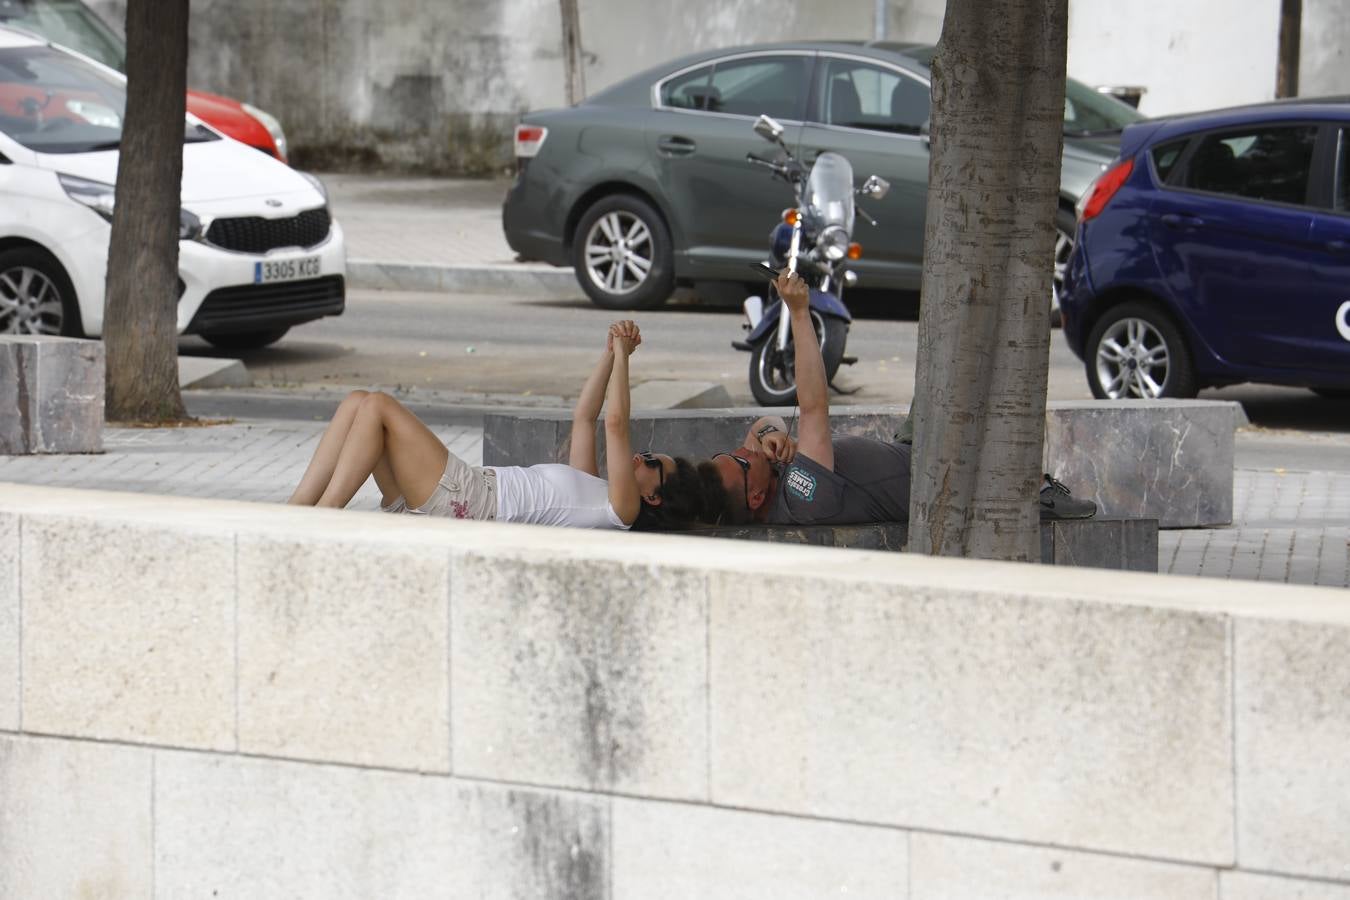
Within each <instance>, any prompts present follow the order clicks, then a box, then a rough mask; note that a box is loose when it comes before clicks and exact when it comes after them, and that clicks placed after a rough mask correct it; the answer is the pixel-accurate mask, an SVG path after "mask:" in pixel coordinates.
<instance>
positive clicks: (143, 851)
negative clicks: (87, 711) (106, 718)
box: [0, 735, 155, 900]
mask: <svg viewBox="0 0 1350 900" xmlns="http://www.w3.org/2000/svg"><path fill="white" fill-rule="evenodd" d="M151 769H152V764H151V751H149V750H144V749H141V748H136V747H119V746H116V745H114V744H102V743H91V742H86V741H62V740H45V739H37V738H28V737H10V736H5V735H0V798H3V801H0V861H3V862H0V897H7V898H8V897H13V898H16V900H17V898H26V897H32V898H39V897H41V898H47V897H52V898H56V897H72V898H84V897H90V898H104V897H107V898H113V897H153V896H155V888H154V885H155V880H154V868H153V866H154V854H153V847H152V836H151V835H152V824H151V806H150V800H151V797H150V794H151V783H152V776H151Z"/></svg>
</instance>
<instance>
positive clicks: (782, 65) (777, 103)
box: [660, 55, 810, 119]
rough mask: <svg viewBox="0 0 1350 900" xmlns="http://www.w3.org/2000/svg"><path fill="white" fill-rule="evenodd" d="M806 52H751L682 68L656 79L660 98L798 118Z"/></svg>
mask: <svg viewBox="0 0 1350 900" xmlns="http://www.w3.org/2000/svg"><path fill="white" fill-rule="evenodd" d="M809 65H810V58H809V57H806V56H795V55H794V56H752V57H745V58H742V59H732V60H728V61H726V62H719V63H717V64H715V65H712V66H704V67H702V68H700V69H695V70H694V71H692V72H685V73H684V74H681V75H677V76H675V77H674V78H671V79H670V80H668V81H666V82H665V83H663V84H662V85H661V93H660V95H661V104H662V105H663V106H669V107H673V108H675V109H697V110H702V111H704V112H718V113H728V114H731V115H740V116H760V115H768V116H773V117H774V118H776V119H799V118H801V108H802V103H803V101H804V100H805V98H806V88H807V78H808V75H809V68H808V67H809Z"/></svg>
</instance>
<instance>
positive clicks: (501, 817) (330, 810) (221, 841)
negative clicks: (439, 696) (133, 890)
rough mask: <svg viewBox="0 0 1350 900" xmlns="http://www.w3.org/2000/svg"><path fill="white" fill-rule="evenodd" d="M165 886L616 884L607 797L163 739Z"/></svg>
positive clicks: (431, 890) (265, 897)
mask: <svg viewBox="0 0 1350 900" xmlns="http://www.w3.org/2000/svg"><path fill="white" fill-rule="evenodd" d="M155 811H156V822H155V870H156V887H157V895H158V896H160V897H175V898H177V897H220V898H245V900H270V898H276V900H283V898H284V900H291V898H296V897H305V898H309V897H315V898H319V897H321V898H324V900H346V898H351V900H369V898H381V900H393V898H409V900H414V898H415V900H421V898H427V897H455V898H459V897H463V898H487V900H497V898H500V900H515V898H524V897H575V898H578V900H590V898H595V900H604V898H606V897H607V871H608V867H607V865H606V864H605V860H606V858H607V852H608V851H607V847H608V841H609V834H608V811H607V809H606V808H605V805H604V803H603V802H598V801H596V800H594V799H590V798H586V797H578V796H569V795H564V794H556V793H549V792H539V791H514V790H507V789H504V788H499V787H494V786H484V785H477V784H472V783H465V782H460V781H456V780H454V779H450V778H448V777H445V776H433V775H416V774H411V773H406V774H405V773H396V772H384V771H372V770H362V769H357V768H351V767H343V766H328V765H316V764H313V763H293V762H282V761H276V760H258V759H247V758H241V757H229V756H211V755H206V754H194V753H178V752H170V751H165V752H161V753H160V754H159V756H158V760H157V775H156V780H155Z"/></svg>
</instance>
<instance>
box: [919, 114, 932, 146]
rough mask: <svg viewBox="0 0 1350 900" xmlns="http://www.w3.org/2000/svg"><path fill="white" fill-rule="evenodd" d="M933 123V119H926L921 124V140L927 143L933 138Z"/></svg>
mask: <svg viewBox="0 0 1350 900" xmlns="http://www.w3.org/2000/svg"><path fill="white" fill-rule="evenodd" d="M932 125H933V120H932V119H924V120H923V124H922V125H920V126H919V140H921V141H923V142H924V143H925V144H927V143H929V142H930V141H932V140H933V128H932Z"/></svg>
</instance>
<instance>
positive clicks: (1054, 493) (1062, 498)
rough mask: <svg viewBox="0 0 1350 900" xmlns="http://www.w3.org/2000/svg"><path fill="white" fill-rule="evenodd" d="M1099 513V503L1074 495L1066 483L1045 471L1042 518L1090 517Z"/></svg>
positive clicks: (1042, 492) (1042, 490)
mask: <svg viewBox="0 0 1350 900" xmlns="http://www.w3.org/2000/svg"><path fill="white" fill-rule="evenodd" d="M1096 514H1097V504H1095V503H1093V502H1092V501H1091V500H1083V499H1080V498H1078V497H1075V496H1073V494H1072V493H1070V491H1069V489H1068V488H1067V487H1065V486H1064V483H1063V482H1061V481H1058V480H1057V479H1055V478H1054V477H1052V476H1051V475H1050V473H1049V472H1047V473H1045V480H1044V481H1042V482H1041V518H1042V519H1090V518H1092V517H1093V516H1095V515H1096Z"/></svg>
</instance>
